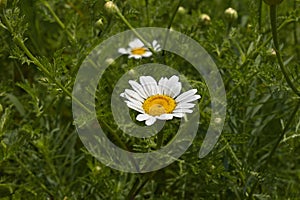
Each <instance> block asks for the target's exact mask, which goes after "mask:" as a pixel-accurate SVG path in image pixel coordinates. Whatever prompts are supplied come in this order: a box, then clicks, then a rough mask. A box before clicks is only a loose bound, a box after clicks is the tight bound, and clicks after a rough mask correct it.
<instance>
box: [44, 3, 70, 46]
mask: <svg viewBox="0 0 300 200" xmlns="http://www.w3.org/2000/svg"><path fill="white" fill-rule="evenodd" d="M43 4H44V5H45V6H46V7H47V8H48V10H49V11H50V13H51V15H52V16H53V17H54V20H55V21H56V22H57V23H58V25H59V26H60V27H61V28H62V29H63V30H64V31H65V32H66V33H67V35H68V37H69V38H70V39H71V40H72V42H75V38H74V36H73V35H72V34H71V33H70V31H68V30H67V29H66V26H65V24H64V23H63V22H62V21H61V20H60V19H59V17H58V16H57V15H56V13H55V12H54V11H53V9H52V8H51V6H50V4H49V3H48V2H47V1H43Z"/></svg>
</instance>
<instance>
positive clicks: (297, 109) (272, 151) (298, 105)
mask: <svg viewBox="0 0 300 200" xmlns="http://www.w3.org/2000/svg"><path fill="white" fill-rule="evenodd" d="M299 108H300V100H299V101H298V103H297V105H296V107H295V108H294V110H293V112H292V115H291V116H290V118H289V119H288V121H287V123H286V125H285V127H284V129H283V131H282V133H281V135H280V136H279V138H278V139H277V141H276V143H275V145H274V146H273V148H272V150H271V152H270V153H269V155H268V157H267V158H266V162H265V163H264V165H265V166H266V167H265V169H264V171H266V170H267V169H266V168H267V167H268V164H269V162H270V161H271V158H272V157H273V155H274V153H275V151H276V149H277V148H278V146H279V144H280V142H281V140H282V139H283V137H284V135H285V134H286V132H287V130H288V129H289V128H290V125H291V124H292V121H293V119H294V118H295V116H296V114H297V112H298V111H299ZM258 182H259V180H258V179H256V181H255V182H254V184H253V186H252V188H251V190H250V193H249V197H248V199H250V198H252V195H253V193H254V190H255V189H256V186H257V185H258Z"/></svg>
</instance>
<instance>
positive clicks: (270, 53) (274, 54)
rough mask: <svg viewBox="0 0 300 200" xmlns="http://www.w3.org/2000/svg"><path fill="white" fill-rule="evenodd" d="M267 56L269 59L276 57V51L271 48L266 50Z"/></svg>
mask: <svg viewBox="0 0 300 200" xmlns="http://www.w3.org/2000/svg"><path fill="white" fill-rule="evenodd" d="M267 56H269V57H276V51H275V49H273V48H271V49H268V50H267Z"/></svg>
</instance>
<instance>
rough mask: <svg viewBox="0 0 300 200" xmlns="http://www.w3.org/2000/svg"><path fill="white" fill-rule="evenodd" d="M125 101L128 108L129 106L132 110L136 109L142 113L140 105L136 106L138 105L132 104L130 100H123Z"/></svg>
mask: <svg viewBox="0 0 300 200" xmlns="http://www.w3.org/2000/svg"><path fill="white" fill-rule="evenodd" d="M125 102H126V104H127V106H128V107H129V108H131V109H133V110H136V111H138V112H140V113H144V110H143V108H142V107H140V106H138V105H136V104H134V103H132V102H130V101H125Z"/></svg>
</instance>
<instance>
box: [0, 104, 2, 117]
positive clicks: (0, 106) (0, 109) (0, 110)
mask: <svg viewBox="0 0 300 200" xmlns="http://www.w3.org/2000/svg"><path fill="white" fill-rule="evenodd" d="M2 112H3V107H2V105H1V104H0V115H1V114H2Z"/></svg>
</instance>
